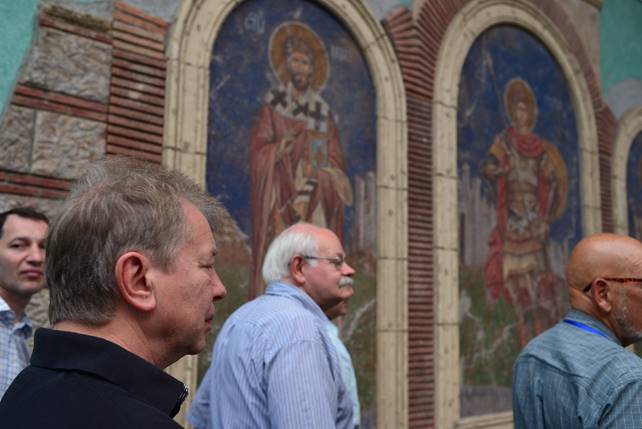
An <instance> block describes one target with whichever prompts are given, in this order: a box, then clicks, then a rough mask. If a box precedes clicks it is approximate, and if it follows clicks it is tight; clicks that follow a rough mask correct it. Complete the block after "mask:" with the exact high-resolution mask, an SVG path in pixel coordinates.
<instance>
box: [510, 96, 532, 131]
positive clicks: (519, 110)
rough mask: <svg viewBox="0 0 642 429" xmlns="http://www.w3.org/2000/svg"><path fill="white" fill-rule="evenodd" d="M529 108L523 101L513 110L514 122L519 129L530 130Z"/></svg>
mask: <svg viewBox="0 0 642 429" xmlns="http://www.w3.org/2000/svg"><path fill="white" fill-rule="evenodd" d="M528 117H529V112H528V106H526V103H524V102H522V101H518V102H517V103H516V104H515V107H514V108H513V120H514V121H515V125H517V128H519V129H528Z"/></svg>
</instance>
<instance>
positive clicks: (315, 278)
mask: <svg viewBox="0 0 642 429" xmlns="http://www.w3.org/2000/svg"><path fill="white" fill-rule="evenodd" d="M315 235H316V237H317V243H318V245H319V248H318V253H319V254H318V255H315V256H318V257H321V258H336V257H340V258H345V253H344V251H343V246H341V243H340V242H339V239H338V238H337V236H336V235H335V234H334V233H333V232H331V231H329V230H319V231H317V232H315ZM303 270H304V271H303V274H304V276H305V284H304V285H303V289H304V290H305V291H306V293H307V294H308V295H310V297H312V299H313V300H314V302H316V303H317V304H318V305H319V307H321V309H322V310H323V311H327V310H328V309H330V308H331V307H333V306H335V305H336V304H338V303H339V302H341V301H345V300H347V299H349V298H350V297H351V296H352V295H353V294H354V289H353V287H352V276H353V275H354V273H355V271H354V269H353V268H352V267H351V266H350V265H348V263H347V262H345V261H344V262H343V264H342V265H341V266H340V267H336V266H335V265H334V264H333V263H332V262H330V261H327V260H316V261H313V262H312V263H309V262H308V263H307V264H306V265H305V266H304V268H303Z"/></svg>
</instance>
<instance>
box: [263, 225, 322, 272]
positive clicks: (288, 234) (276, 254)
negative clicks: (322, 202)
mask: <svg viewBox="0 0 642 429" xmlns="http://www.w3.org/2000/svg"><path fill="white" fill-rule="evenodd" d="M302 226H313V225H312V224H307V223H303V222H300V223H297V224H295V225H292V226H291V227H289V228H288V229H286V230H285V231H283V232H282V233H281V234H279V235H278V236H277V237H276V238H275V239H274V241H273V242H272V244H270V247H269V248H268V250H267V253H266V254H265V259H264V260H263V270H262V274H263V280H265V282H266V283H270V282H277V281H281V280H284V279H287V278H289V274H290V273H289V270H288V268H289V265H290V260H291V259H292V257H293V256H294V255H305V256H316V253H317V251H318V249H319V244H318V242H317V238H316V237H315V236H314V235H313V233H312V231H313V230H312V229H311V228H302ZM315 262H316V261H310V265H314V263H315Z"/></svg>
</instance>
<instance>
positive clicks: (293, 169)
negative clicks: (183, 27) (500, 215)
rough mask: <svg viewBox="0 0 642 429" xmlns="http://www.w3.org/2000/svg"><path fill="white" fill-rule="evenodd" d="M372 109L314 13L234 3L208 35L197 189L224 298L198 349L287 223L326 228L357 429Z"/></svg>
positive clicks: (368, 359) (362, 384)
mask: <svg viewBox="0 0 642 429" xmlns="http://www.w3.org/2000/svg"><path fill="white" fill-rule="evenodd" d="M375 109H376V100H375V90H374V86H373V83H372V79H371V76H370V73H369V70H368V66H367V63H366V61H365V58H364V57H363V54H362V53H361V51H360V49H359V47H358V45H357V43H356V42H355V40H354V39H353V37H352V36H351V35H350V33H349V32H348V31H347V30H346V29H345V27H344V26H343V25H342V24H341V23H340V21H338V20H337V19H336V17H334V16H333V15H332V14H331V13H330V12H329V11H327V10H326V9H324V8H323V7H321V6H319V5H318V4H317V3H314V2H307V1H294V0H291V1H280V2H270V1H268V0H252V1H246V2H243V3H242V4H240V5H239V6H237V8H236V9H234V10H233V11H232V13H231V14H230V15H229V16H228V18H227V19H226V21H225V23H224V24H223V26H222V28H221V30H220V32H219V34H218V35H217V38H216V41H215V44H214V47H213V51H212V59H211V65H210V93H209V119H208V152H207V176H206V180H207V187H208V191H209V192H210V193H211V194H213V195H216V196H217V197H218V198H219V199H220V201H221V202H222V203H223V205H224V206H225V208H226V209H227V218H226V219H225V221H224V222H223V226H222V228H221V230H220V231H219V233H218V234H217V237H216V238H217V242H218V245H219V248H220V251H219V255H220V256H217V265H218V267H219V268H218V271H219V274H220V276H221V278H222V280H223V282H224V284H225V285H226V287H227V289H228V296H227V298H226V299H225V300H223V301H222V302H221V303H220V304H217V307H218V315H217V320H216V321H215V326H214V332H213V335H212V338H210V343H212V342H213V341H214V340H215V337H216V333H217V332H218V329H220V327H221V326H222V324H223V322H224V320H225V318H226V317H227V316H228V315H229V314H231V312H233V311H234V310H235V309H236V308H238V307H239V306H240V305H241V304H242V303H244V302H245V301H247V299H252V298H254V297H255V296H257V295H260V294H261V293H262V291H263V289H264V287H265V285H264V283H263V280H262V278H261V270H260V268H261V265H262V262H263V257H264V255H265V252H266V250H267V246H268V245H269V243H270V242H271V241H272V239H273V238H274V237H275V236H276V235H278V234H279V233H280V232H281V231H282V230H283V229H284V228H286V227H287V226H288V225H291V224H293V223H296V222H298V221H306V222H311V223H315V224H317V225H321V226H325V227H327V228H330V229H332V230H333V231H334V232H335V233H336V234H337V235H338V236H339V237H340V238H341V239H342V241H343V243H344V247H345V250H346V253H347V255H348V261H349V263H350V264H351V265H352V266H353V267H355V269H356V270H357V275H356V276H355V295H354V296H353V298H352V299H351V300H350V303H349V307H350V310H349V313H348V315H347V316H345V317H344V318H343V320H342V321H340V322H339V328H340V332H341V336H342V339H343V340H344V343H346V345H347V347H348V349H349V350H350V353H351V354H352V358H353V362H354V363H355V371H356V373H357V380H358V385H359V397H360V402H361V408H362V410H361V412H362V427H374V425H375V421H374V416H375V414H376V410H375V408H374V406H375V396H376V395H375V392H376V383H375V378H374V374H375V365H376V361H375V356H376V350H375V326H376V321H375V317H376V315H375V296H376V275H375V273H376V253H375V252H376V249H375V246H376V237H375V231H376V217H375V215H376V186H375V183H376V113H375ZM210 349H211V346H210ZM209 352H211V350H209ZM209 352H208V353H209ZM204 355H205V356H203V355H201V356H202V357H203V358H201V359H200V360H199V375H200V376H201V377H202V375H203V374H204V372H205V370H206V368H207V367H208V366H209V363H210V362H209V361H210V357H209V355H208V354H206V353H204Z"/></svg>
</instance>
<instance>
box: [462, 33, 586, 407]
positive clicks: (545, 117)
mask: <svg viewBox="0 0 642 429" xmlns="http://www.w3.org/2000/svg"><path fill="white" fill-rule="evenodd" d="M578 150H579V146H578V137H577V125H576V119H575V113H574V110H573V105H572V103H571V97H570V93H569V89H568V85H567V83H566V80H565V78H564V76H563V74H562V71H561V69H560V68H559V65H558V64H557V62H556V61H555V59H554V57H553V56H552V55H551V53H550V52H549V51H548V50H547V49H546V47H545V46H544V45H543V44H542V43H541V42H540V41H539V40H537V39H536V38H535V37H534V36H533V35H532V34H530V33H529V32H527V31H525V30H522V29H521V28H519V27H516V26H511V25H500V26H495V27H492V28H490V29H488V30H487V31H485V32H484V33H482V34H481V35H480V36H479V38H478V39H477V40H476V41H475V43H474V44H473V46H472V47H471V49H470V51H469V53H468V56H467V58H466V61H465V63H464V66H463V70H462V78H461V83H460V92H459V102H458V152H457V153H458V160H457V163H458V174H459V221H460V222H459V223H460V273H459V274H460V285H459V288H460V289H459V290H460V346H461V348H460V351H461V366H462V368H461V371H462V376H463V378H462V388H461V415H462V416H471V415H477V414H480V413H489V412H499V411H508V410H510V407H511V399H510V386H511V370H512V364H513V362H514V360H515V358H516V356H517V354H518V353H519V351H520V350H521V349H522V348H523V347H524V346H525V345H526V344H527V343H528V341H529V340H530V339H532V338H533V337H534V336H536V335H538V334H540V333H541V332H543V331H544V330H545V329H547V328H549V327H550V326H552V325H553V324H554V323H556V322H557V321H558V320H559V319H560V318H561V316H562V315H563V314H564V312H565V311H566V308H567V299H566V296H565V291H564V266H565V263H566V260H567V258H568V255H569V251H570V249H571V248H572V247H573V245H574V244H575V243H576V242H577V241H578V240H579V238H580V236H581V218H580V201H579V198H578V195H579V164H578Z"/></svg>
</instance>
